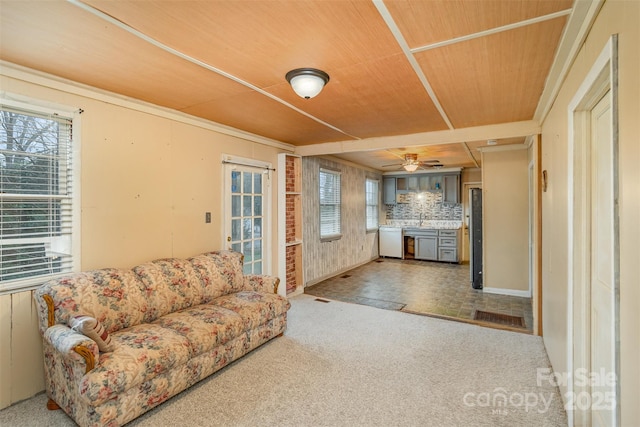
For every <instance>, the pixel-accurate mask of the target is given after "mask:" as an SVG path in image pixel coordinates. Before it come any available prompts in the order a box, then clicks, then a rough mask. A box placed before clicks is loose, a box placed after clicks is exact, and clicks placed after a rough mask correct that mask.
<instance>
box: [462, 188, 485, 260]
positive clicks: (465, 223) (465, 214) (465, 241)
mask: <svg viewBox="0 0 640 427" xmlns="http://www.w3.org/2000/svg"><path fill="white" fill-rule="evenodd" d="M472 188H482V181H469V182H464V183H462V254H460V255H461V256H460V260H461V261H469V264H471V259H470V258H471V251H470V248H469V218H470V216H469V213H470V212H469V207H470V206H471V202H470V200H469V190H470V189H472ZM465 251H466V252H465ZM465 253H466V254H467V257H466V258H467V259H466V260H465V259H464V255H465ZM469 268H471V267H469Z"/></svg>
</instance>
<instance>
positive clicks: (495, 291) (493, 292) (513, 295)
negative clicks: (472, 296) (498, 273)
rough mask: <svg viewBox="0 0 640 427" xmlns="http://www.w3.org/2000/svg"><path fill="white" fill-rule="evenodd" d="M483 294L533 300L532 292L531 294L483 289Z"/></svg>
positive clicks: (511, 290) (512, 290) (509, 290)
mask: <svg viewBox="0 0 640 427" xmlns="http://www.w3.org/2000/svg"><path fill="white" fill-rule="evenodd" d="M482 292H486V293H488V294H498V295H509V296H512V297H523V298H531V292H529V291H518V290H515V289H503V288H482Z"/></svg>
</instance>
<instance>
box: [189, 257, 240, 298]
mask: <svg viewBox="0 0 640 427" xmlns="http://www.w3.org/2000/svg"><path fill="white" fill-rule="evenodd" d="M189 261H190V262H191V265H192V266H193V268H194V269H195V270H196V271H197V272H198V274H199V275H200V280H201V281H202V302H203V303H207V302H209V301H211V300H212V299H214V298H217V297H219V296H221V295H226V294H229V293H231V292H233V288H232V287H231V283H230V282H229V280H228V277H227V278H225V277H223V276H222V272H221V271H220V268H219V265H220V263H221V260H219V259H218V260H216V257H215V256H212V255H198V256H195V257H193V258H189Z"/></svg>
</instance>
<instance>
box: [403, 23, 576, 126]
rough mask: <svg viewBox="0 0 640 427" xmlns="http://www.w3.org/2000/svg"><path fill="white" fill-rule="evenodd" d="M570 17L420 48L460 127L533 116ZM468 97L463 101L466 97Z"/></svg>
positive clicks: (429, 75) (424, 64) (426, 67)
mask: <svg viewBox="0 0 640 427" xmlns="http://www.w3.org/2000/svg"><path fill="white" fill-rule="evenodd" d="M565 21H566V17H561V18H556V19H554V20H551V21H545V22H542V23H538V24H534V25H529V26H526V27H522V28H517V29H514V30H510V31H506V32H501V33H497V34H492V35H489V36H486V37H482V38H478V39H473V40H468V41H464V42H461V43H456V44H451V45H448V46H443V47H440V48H437V49H431V50H427V51H424V52H420V53H417V54H416V55H415V56H416V59H417V61H418V63H419V64H420V66H421V68H422V69H423V71H424V73H425V75H426V77H427V79H428V80H429V81H430V82H431V85H432V87H433V90H434V92H435V93H436V95H437V97H438V99H439V100H440V102H441V103H442V106H443V108H444V110H445V111H446V113H447V115H448V116H449V119H450V120H451V122H452V123H453V125H454V127H456V128H465V127H472V126H482V125H488V124H496V123H509V122H517V121H521V120H527V119H530V118H531V117H533V113H534V112H535V108H536V106H537V103H538V99H539V97H540V93H541V92H542V88H543V87H544V83H545V78H546V76H547V73H548V71H549V68H550V67H551V63H552V61H553V53H552V52H550V51H549V49H548V48H547V47H548V46H555V45H557V43H558V40H559V39H560V36H561V34H562V29H563V27H564V24H565ZM462 99H464V101H462Z"/></svg>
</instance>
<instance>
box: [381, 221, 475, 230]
mask: <svg viewBox="0 0 640 427" xmlns="http://www.w3.org/2000/svg"><path fill="white" fill-rule="evenodd" d="M385 225H386V226H390V227H402V228H409V227H410V228H424V229H429V230H457V229H460V228H462V221H450V220H425V221H422V225H420V220H417V219H409V220H404V219H403V220H397V219H390V220H387V223H386V224H383V225H381V226H385Z"/></svg>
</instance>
